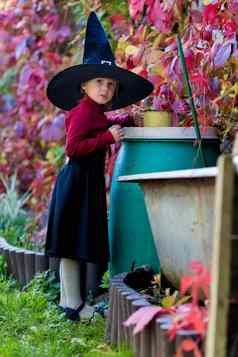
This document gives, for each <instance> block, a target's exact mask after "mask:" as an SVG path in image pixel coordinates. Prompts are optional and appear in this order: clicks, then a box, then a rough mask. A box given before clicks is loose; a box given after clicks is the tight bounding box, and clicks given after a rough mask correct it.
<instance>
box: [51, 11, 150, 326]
mask: <svg viewBox="0 0 238 357" xmlns="http://www.w3.org/2000/svg"><path fill="white" fill-rule="evenodd" d="M152 90H153V86H152V84H151V83H150V82H149V81H147V80H146V79H144V78H142V77H140V76H138V75H136V74H134V73H132V72H129V71H127V70H125V69H123V68H120V67H118V66H116V64H115V60H114V56H113V53H112V50H111V47H110V44H109V42H108V40H107V37H106V34H105V32H104V30H103V27H102V25H101V24H100V22H99V20H98V18H97V16H96V14H95V13H94V12H92V13H91V14H90V16H89V18H88V22H87V28H86V39H85V48H84V58H83V63H82V64H81V65H76V66H72V67H69V68H67V69H65V70H63V71H61V72H60V73H58V74H57V75H56V76H55V77H53V79H52V80H51V81H50V83H49V85H48V88H47V96H48V98H49V100H50V101H51V102H52V103H53V104H54V105H55V106H57V107H58V108H61V109H63V110H67V111H69V112H68V115H67V117H66V121H65V127H66V155H67V156H68V157H69V161H68V163H67V164H66V165H65V166H64V167H63V168H62V170H61V171H60V173H59V175H58V177H57V180H56V184H55V187H54V191H53V195H52V199H51V204H50V210H49V220H48V230H47V237H46V248H45V252H46V255H48V256H50V257H58V258H60V294H61V296H60V303H59V306H60V307H61V308H62V309H64V311H65V313H66V316H67V317H68V318H69V319H71V320H73V321H78V320H79V318H80V316H81V317H82V316H83V315H84V312H85V310H86V309H88V307H86V306H85V301H84V299H83V297H82V293H81V291H82V284H85V279H84V278H83V277H82V274H80V268H81V266H82V264H84V263H85V262H91V263H96V264H101V265H104V266H105V264H106V263H107V262H108V260H109V248H108V227H107V209H106V192H105V178H104V165H105V152H106V149H107V148H108V146H109V145H110V144H112V143H114V142H120V141H121V140H122V138H123V132H122V129H121V127H120V125H117V124H116V125H112V123H111V122H109V120H108V119H107V117H106V116H105V114H104V112H106V111H111V110H114V109H119V108H122V107H125V106H127V105H130V104H132V103H135V102H138V101H139V100H141V99H143V98H145V97H146V96H147V95H148V94H149V93H150V92H151V91H152ZM79 100H80V101H79Z"/></svg>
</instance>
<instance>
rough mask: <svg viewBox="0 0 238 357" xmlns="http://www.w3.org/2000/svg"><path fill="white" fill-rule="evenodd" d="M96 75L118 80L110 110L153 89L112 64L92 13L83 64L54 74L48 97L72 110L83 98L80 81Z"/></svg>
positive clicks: (107, 47) (130, 102) (143, 81)
mask: <svg viewBox="0 0 238 357" xmlns="http://www.w3.org/2000/svg"><path fill="white" fill-rule="evenodd" d="M99 77H101V78H102V77H105V78H112V79H115V80H117V81H118V83H119V87H118V91H117V93H116V95H115V96H114V97H113V98H112V105H111V107H110V110H114V109H119V108H122V107H125V106H127V105H130V104H133V103H136V102H138V101H139V100H141V99H143V98H145V97H147V96H148V95H149V94H150V93H151V92H152V90H153V85H152V84H151V83H150V82H149V81H148V80H146V79H145V78H143V77H141V76H138V75H137V74H135V73H133V72H130V71H127V70H126V69H123V68H121V67H118V66H117V65H116V64H115V58H114V55H113V53H112V50H111V47H110V44H109V42H108V40H107V37H106V34H105V32H104V29H103V27H102V25H101V23H100V21H99V20H98V18H97V16H96V14H95V13H94V12H91V13H90V15H89V18H88V22H87V28H86V38H85V45H84V56H83V63H82V64H80V65H76V66H72V67H69V68H66V69H65V70H63V71H61V72H59V73H58V74H56V75H55V76H54V77H53V78H52V79H51V81H50V82H49V85H48V88H47V96H48V98H49V100H50V101H51V102H52V103H53V104H54V105H55V106H57V107H59V108H61V109H64V110H71V109H72V108H74V107H75V106H77V105H78V102H79V99H80V98H81V97H82V93H81V91H80V88H81V84H82V83H84V82H86V81H88V80H90V79H94V78H99Z"/></svg>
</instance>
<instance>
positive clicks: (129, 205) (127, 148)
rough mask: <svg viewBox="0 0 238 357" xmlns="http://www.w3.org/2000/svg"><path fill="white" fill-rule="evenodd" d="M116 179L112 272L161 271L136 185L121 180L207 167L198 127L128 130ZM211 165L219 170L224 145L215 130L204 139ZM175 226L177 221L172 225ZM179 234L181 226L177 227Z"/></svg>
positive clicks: (112, 203)
mask: <svg viewBox="0 0 238 357" xmlns="http://www.w3.org/2000/svg"><path fill="white" fill-rule="evenodd" d="M124 130H125V138H124V140H123V143H122V146H121V148H120V151H119V154H118V157H117V160H116V163H115V168H114V175H113V180H112V186H111V192H110V207H109V244H110V254H111V262H110V273H111V275H112V276H113V275H115V274H117V273H120V272H123V271H129V270H130V269H131V266H132V263H133V261H135V264H136V266H141V265H144V264H147V265H150V266H151V267H152V268H153V269H154V270H155V271H159V257H158V255H157V253H156V248H155V245H154V240H153V236H152V231H151V227H150V223H149V219H148V216H147V211H146V207H145V203H144V195H143V192H142V191H141V189H140V186H139V185H138V184H137V183H123V182H118V181H117V178H118V177H119V176H126V175H133V174H140V173H150V172H158V171H170V170H181V169H189V168H198V167H202V161H201V160H200V156H199V152H198V146H197V145H196V138H195V132H194V129H193V128H178V127H176V128H175V127H171V128H125V129H124ZM203 151H204V154H205V160H206V166H215V165H216V160H217V157H218V155H219V141H218V139H217V137H216V136H215V134H214V131H213V130H212V129H209V130H207V131H206V132H205V133H204V135H203ZM181 209H182V208H181ZM171 224H173V222H171ZM178 229H179V227H178Z"/></svg>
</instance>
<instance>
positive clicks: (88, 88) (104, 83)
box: [82, 77, 116, 104]
mask: <svg viewBox="0 0 238 357" xmlns="http://www.w3.org/2000/svg"><path fill="white" fill-rule="evenodd" d="M82 88H83V90H84V92H85V93H86V94H87V95H88V96H89V97H90V98H91V99H92V100H94V102H96V103H98V104H107V103H108V102H110V100H111V99H112V97H113V95H114V93H115V90H116V81H115V80H114V79H110V78H101V77H100V78H95V79H91V80H89V81H87V82H85V83H83V84H82Z"/></svg>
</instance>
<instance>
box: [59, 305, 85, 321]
mask: <svg viewBox="0 0 238 357" xmlns="http://www.w3.org/2000/svg"><path fill="white" fill-rule="evenodd" d="M84 305H85V302H84V301H83V302H82V304H81V305H79V307H78V308H77V309H71V308H70V307H65V308H64V312H65V315H66V317H67V318H68V319H69V320H71V321H74V322H79V321H80V317H79V313H80V311H81V310H82V309H83V307H84Z"/></svg>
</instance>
